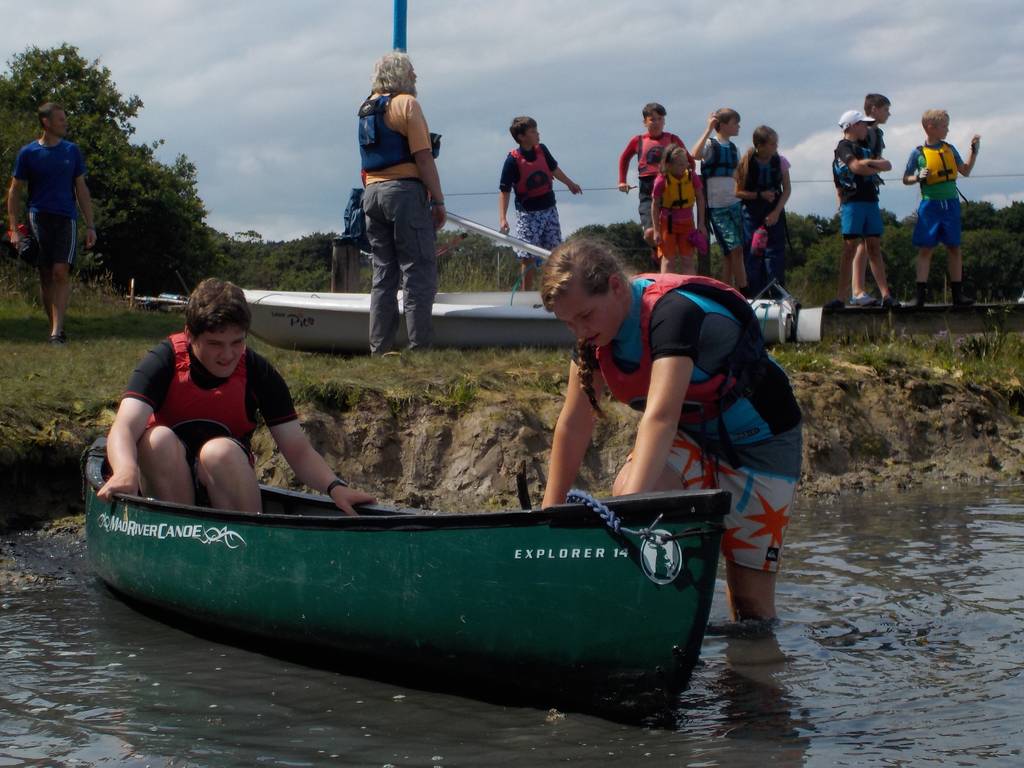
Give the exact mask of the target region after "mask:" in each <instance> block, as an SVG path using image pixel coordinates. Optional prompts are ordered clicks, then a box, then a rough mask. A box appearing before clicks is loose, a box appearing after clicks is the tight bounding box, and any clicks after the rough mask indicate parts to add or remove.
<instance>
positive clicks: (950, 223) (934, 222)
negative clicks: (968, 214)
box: [913, 198, 960, 248]
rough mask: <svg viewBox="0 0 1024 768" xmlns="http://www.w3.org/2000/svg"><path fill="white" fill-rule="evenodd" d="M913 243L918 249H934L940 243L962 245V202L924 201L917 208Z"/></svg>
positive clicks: (954, 199)
mask: <svg viewBox="0 0 1024 768" xmlns="http://www.w3.org/2000/svg"><path fill="white" fill-rule="evenodd" d="M913 243H914V246H915V247H917V248H934V247H935V246H936V245H938V244H939V243H942V244H943V245H954V246H958V245H960V201H959V200H957V199H956V198H953V199H952V200H922V201H921V204H920V205H919V206H918V207H917V224H916V225H914V237H913Z"/></svg>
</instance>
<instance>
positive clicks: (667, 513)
mask: <svg viewBox="0 0 1024 768" xmlns="http://www.w3.org/2000/svg"><path fill="white" fill-rule="evenodd" d="M105 461H106V439H105V438H102V437H100V438H97V439H96V440H95V441H94V442H93V443H92V445H91V446H90V447H89V448H87V449H86V451H85V453H84V454H83V456H82V464H83V485H88V486H90V487H91V488H92V490H93V492H95V491H96V490H98V489H99V488H100V486H101V485H102V484H103V482H104V476H103V467H104V463H105ZM260 492H261V495H262V497H263V499H264V504H266V503H267V502H271V503H274V504H276V505H283V506H285V507H289V506H294V507H302V508H303V509H307V510H311V511H312V510H315V513H314V514H279V513H262V514H254V513H251V512H242V511H238V510H228V509H214V508H212V507H202V506H196V505H190V504H178V503H174V502H168V501H160V500H158V499H152V498H148V497H144V496H136V495H132V494H118V495H117V496H116V497H115V498H116V501H114V502H112V503H111V506H112V507H113V506H115V505H116V504H117V503H125V504H127V505H130V506H132V507H142V508H146V509H150V510H154V511H158V512H161V513H165V514H170V515H176V516H182V517H189V518H200V519H203V520H216V521H222V522H236V523H237V522H245V523H246V524H251V525H259V526H270V527H285V528H329V529H335V528H338V529H344V530H347V531H383V530H392V531H414V530H438V529H452V528H501V527H529V526H550V527H553V528H558V527H574V528H581V527H583V528H601V527H605V526H606V523H605V521H604V520H603V519H601V518H600V517H599V516H598V515H597V514H596V513H595V512H594V511H593V510H591V509H590V508H589V507H587V506H585V505H583V504H560V505H557V506H553V507H546V508H543V509H533V510H525V511H524V510H516V511H504V512H468V513H443V512H435V511H432V510H421V509H413V508H408V507H405V508H403V507H392V506H388V505H382V504H368V505H361V506H359V507H358V509H359V511H360V515H358V516H356V517H351V516H348V515H345V514H344V513H343V512H341V511H340V510H338V509H337V507H336V506H335V505H334V502H333V501H331V500H330V499H329V498H328V497H327V496H322V495H320V494H313V493H305V492H303V491H294V490H289V489H284V488H274V487H271V486H267V485H260ZM86 493H87V489H86V488H85V487H83V496H84V495H86ZM681 495H683V492H675V491H661V492H652V493H642V494H631V495H629V496H619V497H616V498H614V499H606V500H605V503H606V504H607V505H608V506H609V508H610V509H612V510H613V511H614V512H615V514H616V515H618V516H619V518H620V519H621V520H622V522H623V524H625V525H629V526H636V525H640V526H644V525H649V524H650V523H652V522H653V521H654V519H655V518H656V517H657V516H659V515H661V516H662V522H665V523H669V522H673V523H711V524H714V525H717V526H720V525H721V522H722V519H723V518H724V517H725V515H726V514H727V513H728V511H729V494H728V493H727V492H724V491H717V490H707V491H687V492H685V498H686V500H687V502H686V504H685V505H684V508H677V509H670V510H666V509H665V502H666V501H667V500H669V499H672V498H674V497H678V496H681ZM686 507H688V509H687V508H686Z"/></svg>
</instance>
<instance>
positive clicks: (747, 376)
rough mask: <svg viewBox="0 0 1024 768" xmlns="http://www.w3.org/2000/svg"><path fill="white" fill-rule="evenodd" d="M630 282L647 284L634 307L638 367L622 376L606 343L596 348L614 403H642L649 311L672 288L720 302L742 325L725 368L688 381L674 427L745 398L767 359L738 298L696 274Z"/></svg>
mask: <svg viewBox="0 0 1024 768" xmlns="http://www.w3.org/2000/svg"><path fill="white" fill-rule="evenodd" d="M633 279H634V280H653V282H652V283H651V284H650V285H648V286H647V287H646V288H645V289H644V293H643V297H642V299H641V305H640V348H641V353H640V354H641V357H640V364H639V365H638V366H637V369H636V370H635V371H633V372H632V373H626V372H624V371H623V370H622V369H620V368H619V367H618V366H617V365H616V364H615V360H614V357H613V356H612V350H611V345H610V344H609V345H606V346H604V347H599V348H598V349H597V361H598V363H599V364H600V367H601V375H602V376H603V377H604V380H605V383H606V384H607V385H608V389H609V390H610V391H611V393H612V395H613V396H614V397H615V399H616V400H618V401H620V402H622V403H625V404H626V405H629V406H630V407H632V408H637V409H639V410H642V409H643V407H644V405H645V404H646V402H647V393H648V390H649V389H650V386H651V365H652V362H653V361H652V360H651V344H650V339H651V312H653V311H654V305H655V304H657V303H658V300H659V299H660V298H661V297H662V296H664V295H665V294H666V293H668V292H669V291H673V290H675V289H677V288H682V289H683V290H685V291H690V292H691V293H696V294H699V295H701V296H704V297H707V298H709V299H711V300H713V301H715V302H717V303H719V304H721V305H722V306H723V307H725V308H726V309H727V310H728V311H729V312H730V313H731V314H732V315H733V316H734V317H735V318H736V320H737V322H739V323H740V325H741V326H743V327H744V332H743V333H741V335H740V338H739V340H738V341H737V343H736V346H735V347H734V348H733V350H732V352H731V353H730V355H729V358H728V360H727V369H728V370H727V371H726V372H724V373H718V374H715V375H713V376H711V377H710V378H708V379H707V380H706V381H690V384H689V386H688V387H687V388H686V399H685V400H684V403H683V410H682V412H681V413H680V415H679V423H680V424H698V423H700V422H702V421H708V420H710V419H713V418H715V417H716V416H718V414H719V413H721V412H722V411H725V410H727V409H728V408H729V407H730V406H731V405H732V404H733V403H735V402H736V401H737V400H739V399H740V398H742V397H745V396H746V395H747V394H749V392H750V388H751V387H752V385H753V384H754V383H756V381H757V380H758V379H759V378H760V372H761V371H762V370H763V363H764V362H765V361H766V359H767V355H766V353H765V351H764V339H763V337H762V336H761V329H760V326H758V324H757V318H756V317H755V316H754V313H753V310H751V308H750V305H749V304H748V303H747V300H746V299H744V298H743V295H742V294H740V293H739V292H738V291H736V290H735V289H733V288H731V287H730V286H728V285H726V284H725V283H721V282H719V281H718V280H714V279H712V278H710V277H701V276H698V275H672V274H666V275H661V274H657V275H655V274H648V275H637V276H636V277H634V278H633Z"/></svg>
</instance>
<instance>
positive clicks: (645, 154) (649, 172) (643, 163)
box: [636, 131, 689, 178]
mask: <svg viewBox="0 0 1024 768" xmlns="http://www.w3.org/2000/svg"><path fill="white" fill-rule="evenodd" d="M672 144H678V145H679V146H680V147H683V149H686V146H685V145H684V144H683V142H682V140H681V139H680V138H679V137H678V136H676V135H675V134H674V133H669V132H668V131H665V132H663V133H662V134H661V136H659V137H658V138H656V139H653V138H651V135H650V134H649V133H644V134H641V135H640V136H637V137H636V173H637V176H639V177H640V178H643V177H644V176H654V175H656V174H657V173H658V171H660V170H661V156H662V155H663V154H665V150H666V149H668V147H669V146H670V145H672ZM687 158H689V153H687Z"/></svg>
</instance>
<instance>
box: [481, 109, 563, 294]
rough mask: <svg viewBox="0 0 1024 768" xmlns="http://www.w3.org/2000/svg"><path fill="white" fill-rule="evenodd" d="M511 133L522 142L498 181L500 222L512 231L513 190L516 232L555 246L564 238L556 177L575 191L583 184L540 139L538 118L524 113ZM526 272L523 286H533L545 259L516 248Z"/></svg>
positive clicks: (535, 242) (531, 240) (539, 243)
mask: <svg viewBox="0 0 1024 768" xmlns="http://www.w3.org/2000/svg"><path fill="white" fill-rule="evenodd" d="M508 130H509V133H511V134H512V138H513V139H515V141H516V143H517V144H518V145H519V147H518V148H517V149H514V150H512V151H511V152H509V153H508V156H507V157H506V158H505V164H504V165H503V166H502V168H501V180H500V182H499V184H498V190H499V193H498V223H499V225H500V227H501V231H502V232H508V230H509V226H508V199H509V194H510V192H511V191H512V190H515V198H516V232H515V236H516V237H518V238H519V239H520V240H525V241H526V242H528V243H531V244H533V245H536V246H539V247H540V248H546V249H548V250H552V249H554V248H555V247H556V246H557V245H559V244H560V243H561V242H562V227H561V224H560V223H559V221H558V208H556V207H555V190H554V185H553V183H552V179H558V180H559V181H560V182H562V183H563V184H565V186H567V187H568V188H569V191H570V192H572V193H573V194H574V195H579V194H582V193H583V190H582V189H581V188H580V185H579V184H577V183H576V182H575V181H573V180H572V179H570V178H569V177H568V176H566V175H565V172H563V171H562V169H561V168H559V167H558V163H557V162H556V161H555V158H554V157H552V156H551V153H550V152H549V151H548V148H547V147H546V146H544V145H543V144H541V143H540V132H539V131H538V130H537V121H536V120H534V119H533V118H532V117H527V116H525V115H522V116H520V117H516V118H513V119H512V125H511V126H509V129H508ZM515 254H516V258H517V259H519V269H520V272H521V274H522V276H523V277H522V281H523V282H522V287H523V289H524V290H530V288H531V287H532V285H533V279H532V278H533V275H532V272H533V270H534V269H535V268H536V267H538V266H540V264H541V262H542V260H541V259H539V258H538V257H536V256H534V255H533V254H530V253H527V252H526V251H515Z"/></svg>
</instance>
